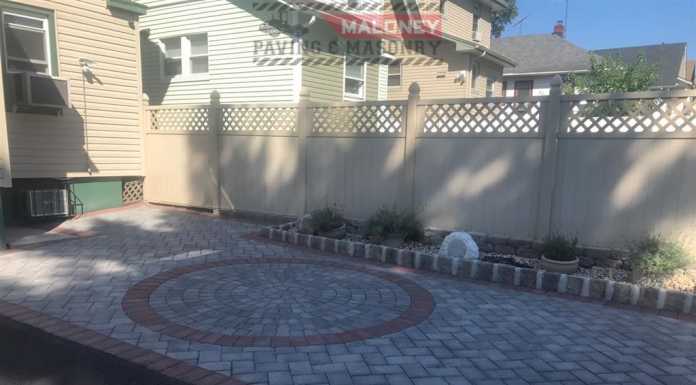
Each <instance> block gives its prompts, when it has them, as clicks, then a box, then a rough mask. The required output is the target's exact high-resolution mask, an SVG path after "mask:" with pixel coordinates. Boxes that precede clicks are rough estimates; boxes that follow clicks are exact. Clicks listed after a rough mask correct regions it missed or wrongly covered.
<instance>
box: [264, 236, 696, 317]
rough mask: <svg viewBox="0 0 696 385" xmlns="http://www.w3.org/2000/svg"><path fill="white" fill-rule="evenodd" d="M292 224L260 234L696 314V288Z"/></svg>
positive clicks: (428, 267)
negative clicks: (398, 245)
mask: <svg viewBox="0 0 696 385" xmlns="http://www.w3.org/2000/svg"><path fill="white" fill-rule="evenodd" d="M293 225H294V223H286V224H284V225H281V226H274V227H265V228H263V229H262V230H261V231H260V234H259V235H260V236H261V237H262V238H267V239H270V240H274V241H282V242H285V243H289V244H293V245H298V246H306V247H309V248H312V249H315V250H321V251H327V249H328V250H330V251H332V252H334V253H336V254H339V255H345V256H351V257H356V258H365V259H370V260H374V261H378V262H382V263H386V264H391V265H398V266H401V267H406V268H413V269H417V270H424V271H429V272H436V273H442V274H446V275H451V276H456V277H459V278H465V279H472V280H476V281H484V282H492V283H497V284H502V285H505V286H512V287H520V288H523V289H527V290H529V289H532V290H537V291H543V292H546V293H558V294H561V295H564V296H571V297H578V298H579V299H584V300H594V301H600V302H604V303H607V304H614V305H618V306H628V307H633V308H637V309H644V310H652V311H658V312H667V313H670V314H674V315H676V316H684V315H686V316H688V317H695V318H696V300H694V297H695V296H694V294H691V293H685V292H679V291H673V290H666V289H657V288H653V287H643V286H638V285H634V284H630V283H625V282H615V281H611V280H606V279H597V278H588V277H581V276H574V275H567V274H558V273H551V272H545V271H540V270H534V269H529V268H521V267H512V266H507V265H503V264H494V263H490V262H484V261H471V260H459V259H452V258H449V257H445V256H441V255H431V254H427V253H420V252H414V251H412V250H406V249H395V248H391V247H387V246H382V245H374V244H365V243H361V242H352V241H346V240H336V239H333V238H326V237H321V236H317V235H306V234H300V233H298V232H296V231H292V230H291V229H292V228H293ZM286 240H287V241H286ZM327 242H328V243H330V244H332V247H329V248H325V247H322V245H324V244H325V243H327ZM333 242H335V246H333Z"/></svg>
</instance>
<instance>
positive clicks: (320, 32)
mask: <svg viewBox="0 0 696 385" xmlns="http://www.w3.org/2000/svg"><path fill="white" fill-rule="evenodd" d="M340 40H341V38H340V37H339V36H338V35H337V34H336V33H335V32H334V30H333V29H331V27H329V26H328V25H327V24H326V23H323V22H317V23H315V24H314V25H312V29H311V31H309V33H307V34H306V35H305V36H303V41H304V43H305V45H307V46H309V47H315V49H306V50H304V51H303V53H302V55H303V59H304V60H303V61H304V64H303V66H302V86H303V87H304V88H306V89H307V90H308V91H309V93H310V100H311V101H316V102H339V101H343V100H344V98H343V81H344V79H343V72H344V65H345V63H344V61H345V60H344V59H345V55H344V54H343V53H342V52H344V51H343V50H342V49H336V50H335V51H333V52H328V51H329V47H331V46H333V47H341V46H342V45H341V44H338V43H339V42H340ZM332 43H333V45H332ZM337 51H338V52H337ZM380 81H382V79H381V78H380V65H379V64H376V63H375V64H373V63H368V64H367V68H366V70H365V98H366V100H378V98H379V96H380V84H381V83H380ZM384 82H386V79H385V80H384Z"/></svg>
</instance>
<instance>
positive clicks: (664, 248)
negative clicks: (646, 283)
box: [631, 236, 691, 279]
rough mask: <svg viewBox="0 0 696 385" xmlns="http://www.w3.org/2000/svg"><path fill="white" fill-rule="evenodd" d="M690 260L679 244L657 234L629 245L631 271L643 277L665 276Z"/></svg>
mask: <svg viewBox="0 0 696 385" xmlns="http://www.w3.org/2000/svg"><path fill="white" fill-rule="evenodd" d="M690 262H691V257H690V256H689V254H688V253H687V252H686V250H684V248H683V247H682V246H681V245H679V244H678V243H676V242H671V241H667V240H665V239H662V238H661V237H659V236H650V237H647V238H644V239H642V240H640V241H638V242H636V243H634V244H633V245H632V247H631V265H632V267H633V271H635V272H637V273H638V274H640V275H641V276H642V277H644V278H648V279H661V278H667V277H669V276H670V275H672V274H673V273H674V272H675V271H677V270H679V269H683V268H685V267H687V266H688V265H689V263H690Z"/></svg>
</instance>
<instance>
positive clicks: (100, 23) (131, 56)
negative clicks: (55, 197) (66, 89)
mask: <svg viewBox="0 0 696 385" xmlns="http://www.w3.org/2000/svg"><path fill="white" fill-rule="evenodd" d="M17 3H21V4H25V5H30V6H35V7H40V8H44V9H49V10H53V11H54V13H55V21H56V30H57V36H56V40H57V44H58V47H57V52H58V70H59V77H60V78H61V79H66V80H68V81H69V84H70V97H71V104H72V107H73V108H71V109H66V110H65V111H64V114H63V116H50V115H35V114H16V113H9V114H8V119H7V120H8V136H9V138H10V142H11V145H10V147H11V150H10V152H11V163H12V166H13V168H14V169H15V170H16V172H14V173H13V174H14V175H13V176H14V177H15V178H28V177H58V176H61V177H65V176H73V177H77V176H100V175H105V176H106V175H108V176H118V175H123V176H125V175H140V174H142V150H143V144H142V138H143V135H142V129H141V127H140V119H141V112H142V91H141V86H140V57H139V55H140V50H139V43H138V41H139V37H138V32H137V29H136V28H133V27H132V26H130V25H129V22H128V20H126V19H124V18H119V17H115V16H113V15H112V14H111V11H110V10H109V9H108V8H107V6H106V0H82V1H80V2H79V4H75V1H74V0H19V1H17ZM81 58H87V59H91V60H94V61H95V62H96V66H95V67H94V72H95V75H96V77H97V78H98V80H99V81H95V82H94V83H86V82H83V74H82V69H81V67H80V65H79V59H81ZM85 147H87V148H88V152H87V153H85ZM87 160H89V162H90V163H91V165H92V171H93V172H92V173H88V171H89V170H88V166H87Z"/></svg>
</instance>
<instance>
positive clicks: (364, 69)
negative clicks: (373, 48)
mask: <svg viewBox="0 0 696 385" xmlns="http://www.w3.org/2000/svg"><path fill="white" fill-rule="evenodd" d="M352 57H355V56H352ZM348 58H349V56H348V55H344V56H343V77H342V78H341V83H342V87H343V100H347V101H361V100H366V99H367V61H363V63H362V75H363V76H362V77H363V78H362V82H363V83H362V94H361V95H357V94H348V93H346V78H347V77H346V66H347V65H348ZM348 79H353V80H360V79H358V78H348Z"/></svg>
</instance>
